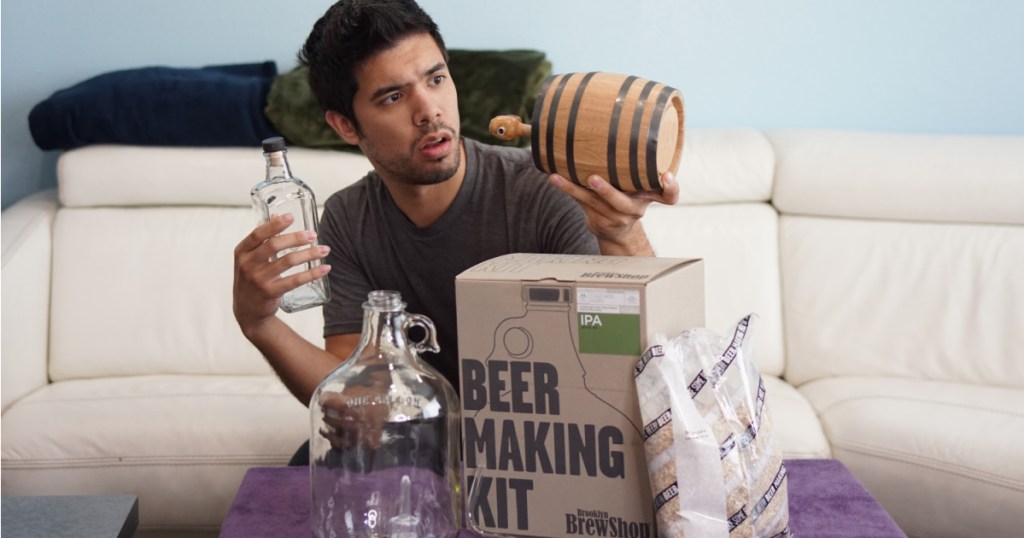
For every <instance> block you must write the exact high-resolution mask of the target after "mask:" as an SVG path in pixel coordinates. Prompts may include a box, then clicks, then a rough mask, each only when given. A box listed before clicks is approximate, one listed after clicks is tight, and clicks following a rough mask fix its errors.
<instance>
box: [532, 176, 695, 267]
mask: <svg viewBox="0 0 1024 538" xmlns="http://www.w3.org/2000/svg"><path fill="white" fill-rule="evenodd" d="M549 181H550V182H551V184H552V185H554V186H555V187H557V188H558V189H559V190H561V191H562V192H564V193H565V194H568V195H569V196H571V197H572V198H573V199H575V200H576V202H577V203H578V204H579V205H580V207H582V208H583V212H584V213H585V214H586V216H587V228H588V229H589V230H590V232H591V233H593V234H594V236H595V237H597V243H598V245H599V247H600V249H601V254H603V255H605V256H654V249H653V248H651V244H650V242H649V241H648V240H647V233H645V232H644V228H643V225H642V224H641V223H640V219H641V218H642V217H643V216H644V212H645V211H646V210H647V206H648V205H650V204H651V203H652V202H659V203H662V204H666V205H673V204H675V203H676V202H677V201H678V200H679V184H678V183H677V182H676V180H675V176H673V175H672V174H671V173H669V172H666V173H665V174H664V175H662V176H661V184H662V185H663V189H662V190H661V191H659V192H654V191H643V192H633V193H629V194H626V193H624V192H621V191H619V190H617V189H615V187H612V186H611V185H610V184H609V183H608V181H606V180H605V179H603V178H601V177H599V176H591V177H590V178H589V181H588V185H589V187H590V188H589V189H588V188H584V187H581V186H579V185H576V184H575V183H573V182H571V181H569V180H567V179H565V178H563V177H562V176H559V175H557V174H552V175H551V176H549Z"/></svg>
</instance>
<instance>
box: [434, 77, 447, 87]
mask: <svg viewBox="0 0 1024 538" xmlns="http://www.w3.org/2000/svg"><path fill="white" fill-rule="evenodd" d="M444 79H445V76H444V75H435V76H434V85H435V86H437V85H438V84H441V83H442V82H444Z"/></svg>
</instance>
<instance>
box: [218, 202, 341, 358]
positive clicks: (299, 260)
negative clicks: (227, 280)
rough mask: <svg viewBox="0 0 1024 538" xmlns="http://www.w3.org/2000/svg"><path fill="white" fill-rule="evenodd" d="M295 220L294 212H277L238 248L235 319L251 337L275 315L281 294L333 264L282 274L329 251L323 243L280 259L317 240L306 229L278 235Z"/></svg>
mask: <svg viewBox="0 0 1024 538" xmlns="http://www.w3.org/2000/svg"><path fill="white" fill-rule="evenodd" d="M293 220H294V218H293V217H292V216H291V215H284V216H282V217H278V216H276V215H275V216H273V217H271V219H270V222H267V223H266V224H262V225H260V226H257V227H256V228H255V229H254V230H253V231H252V232H251V233H250V234H249V235H247V236H246V237H245V239H243V240H242V242H240V243H239V244H238V246H236V247H235V284H234V312H235V319H236V320H237V321H238V325H239V327H241V329H242V332H243V333H244V334H245V335H246V336H247V337H250V339H251V333H252V331H254V330H257V329H258V327H259V326H260V325H261V324H262V323H263V322H264V321H266V320H267V319H269V318H272V317H274V315H275V314H276V313H277V307H278V304H279V303H280V301H281V297H282V296H283V295H284V294H285V293H286V292H288V291H290V290H293V289H295V288H297V287H299V286H301V285H303V284H306V283H308V282H312V281H313V280H316V279H318V278H320V277H322V276H324V275H325V274H327V272H328V271H330V266H328V265H325V264H321V265H318V266H317V267H314V268H312V269H309V270H307V271H302V272H299V273H295V274H293V275H288V276H286V277H282V276H281V273H284V272H285V271H287V270H288V269H290V268H291V267H294V266H296V265H300V264H303V263H306V262H309V261H312V260H316V259H319V258H323V257H324V256H326V255H327V253H328V252H329V251H330V249H329V248H328V247H327V246H324V245H320V246H319V247H318V248H303V249H300V250H297V251H295V252H291V253H289V254H287V255H285V256H281V257H279V258H278V257H277V253H278V252H281V251H282V250H285V249H290V248H295V247H302V246H304V245H309V244H310V243H312V242H313V241H314V240H315V239H316V235H315V234H314V233H313V232H306V231H300V232H294V233H288V234H283V235H278V234H280V233H281V232H283V231H284V230H286V229H287V228H288V226H290V225H291V223H292V221H293Z"/></svg>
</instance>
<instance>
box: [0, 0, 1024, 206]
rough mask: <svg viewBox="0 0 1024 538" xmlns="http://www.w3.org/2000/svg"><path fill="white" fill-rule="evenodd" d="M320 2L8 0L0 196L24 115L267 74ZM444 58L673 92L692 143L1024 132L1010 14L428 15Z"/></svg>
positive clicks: (453, 11) (579, 3) (743, 5)
mask: <svg viewBox="0 0 1024 538" xmlns="http://www.w3.org/2000/svg"><path fill="white" fill-rule="evenodd" d="M328 5H329V2H328V1H311V0H292V1H280V0H278V1H274V2H271V1H267V0H204V1H197V0H178V1H177V2H166V1H157V0H89V1H80V0H6V1H4V2H2V3H0V7H2V14H0V21H2V33H0V36H2V49H0V50H2V63H0V69H2V74H0V77H2V104H3V114H2V146H0V147H2V172H3V183H2V196H3V206H4V207H7V206H8V205H10V204H11V203H13V202H14V201H16V200H18V199H20V198H22V197H23V196H25V195H27V194H29V193H31V192H34V191H36V190H39V189H41V188H46V187H49V186H52V185H53V184H54V171H53V168H54V162H55V159H56V152H42V151H40V150H39V149H38V148H36V147H35V145H34V144H33V143H32V140H31V137H30V135H29V132H28V125H27V119H26V117H27V114H28V111H29V110H30V109H31V107H32V106H33V105H34V104H35V103H37V102H38V101H40V100H42V99H44V98H46V97H47V96H48V95H50V94H51V93H52V92H54V91H56V90H58V89H61V88H64V87H67V86H70V85H72V84H74V83H76V82H79V81H80V80H82V79H85V78H88V77H91V76H93V75H96V74H99V73H102V72H105V71H109V70H114V69H125V68H132V67H141V66H146V65H169V66H179V67H196V66H200V65H208V64H218V63H236V62H253V61H261V60H265V59H271V60H276V61H277V62H278V67H279V69H280V70H281V71H284V70H286V69H289V68H290V67H292V66H293V65H294V61H293V58H294V54H295V51H296V50H297V48H298V47H299V45H300V44H301V43H302V41H303V40H304V38H305V36H306V34H307V33H308V30H309V27H310V26H311V25H312V23H313V21H314V20H316V18H317V17H318V16H319V15H320V14H321V13H322V12H323V11H324V9H326V7H327V6H328ZM422 5H423V6H424V8H425V9H426V10H427V11H428V12H429V13H431V14H432V15H433V16H434V18H435V19H436V21H437V22H438V24H439V25H440V26H441V30H442V32H443V33H444V35H445V39H446V41H447V42H448V45H449V46H450V47H454V48H490V49H501V48H535V49H540V50H543V51H545V52H547V53H548V55H549V58H550V59H551V60H552V63H553V64H554V69H555V71H556V72H567V71H583V70H603V71H615V72H624V73H630V74H636V75H640V76H643V77H646V78H650V79H653V80H658V81H661V82H665V83H666V84H670V85H673V86H676V87H678V88H679V89H681V90H682V92H683V94H684V96H685V98H686V107H687V125H688V126H689V127H727V126H740V125H744V126H752V127H755V128H759V129H773V128H782V127H818V128H837V129H861V130H874V131H890V132H922V133H980V134H1015V135H1022V134H1024V104H1022V101H1024V67H1022V66H1024V23H1022V21H1024V2H1021V1H1019V0H973V1H972V0H835V1H820V0H774V1H773V0H633V1H631V2H623V1H622V0H519V1H513V2H508V1H506V2H498V1H493V0H491V1H480V0H422Z"/></svg>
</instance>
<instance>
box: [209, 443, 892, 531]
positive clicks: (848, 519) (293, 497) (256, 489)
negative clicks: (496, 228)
mask: <svg viewBox="0 0 1024 538" xmlns="http://www.w3.org/2000/svg"><path fill="white" fill-rule="evenodd" d="M786 470H787V473H788V478H787V479H788V480H789V526H790V528H791V529H792V531H793V534H794V535H795V536H796V537H797V538H811V537H813V538H906V534H904V533H903V531H901V530H900V528H899V527H898V526H897V525H896V523H895V522H894V521H893V520H892V518H891V517H890V516H889V514H888V513H887V512H886V511H885V509H883V508H882V506H881V505H879V504H878V502H877V501H876V500H875V499H874V497H872V496H871V494H870V493H868V491H867V490H866V489H864V486H863V485H861V483H860V482H859V481H858V480H857V479H856V478H855V477H854V476H853V475H852V474H851V473H850V471H849V470H848V469H847V468H846V467H845V466H844V465H843V464H842V463H840V462H839V461H836V460H786ZM309 513H310V492H309V469H308V468H307V467H256V468H252V469H249V471H248V472H247V473H246V475H245V478H244V479H243V480H242V485H241V486H240V487H239V489H238V493H237V494H236V495H235V499H234V501H233V502H232V504H231V510H230V511H229V512H228V515H227V517H226V518H225V520H224V524H223V525H222V526H221V533H220V538H258V537H261V536H266V537H275V538H290V537H296V538H309V537H310V536H312V531H311V530H310V527H309ZM472 536H473V534H472V533H470V532H469V531H463V532H462V533H461V534H460V537H461V538H471V537H472Z"/></svg>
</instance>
